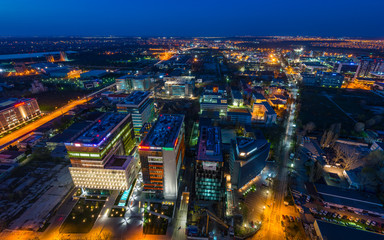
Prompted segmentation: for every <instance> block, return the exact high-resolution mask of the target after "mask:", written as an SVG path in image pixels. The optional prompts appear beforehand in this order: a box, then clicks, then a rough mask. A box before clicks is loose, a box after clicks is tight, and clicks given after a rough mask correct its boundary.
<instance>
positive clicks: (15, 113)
mask: <svg viewBox="0 0 384 240" xmlns="http://www.w3.org/2000/svg"><path fill="white" fill-rule="evenodd" d="M40 114H41V111H40V108H39V105H38V104H37V101H36V99H34V98H21V99H18V98H9V99H4V100H0V133H3V132H6V131H9V130H11V129H13V128H15V127H17V126H19V125H20V124H23V123H25V122H27V121H29V120H31V119H33V118H35V117H38V116H39V115H40Z"/></svg>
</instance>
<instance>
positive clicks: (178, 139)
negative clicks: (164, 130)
mask: <svg viewBox="0 0 384 240" xmlns="http://www.w3.org/2000/svg"><path fill="white" fill-rule="evenodd" d="M178 141H179V139H178V138H176V141H175V146H174V147H176V145H177V142H178Z"/></svg>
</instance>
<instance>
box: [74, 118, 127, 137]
mask: <svg viewBox="0 0 384 240" xmlns="http://www.w3.org/2000/svg"><path fill="white" fill-rule="evenodd" d="M126 116H127V115H126V114H119V113H106V114H104V115H103V116H102V117H101V118H99V120H97V121H95V122H94V123H93V124H92V125H91V126H90V127H89V128H88V129H87V130H86V131H85V132H84V133H82V134H81V135H80V136H79V137H77V138H76V139H75V141H74V142H76V143H84V144H101V142H103V141H104V140H105V139H106V138H107V137H108V136H109V135H110V134H111V131H112V129H113V128H115V127H116V126H117V125H118V124H119V123H120V122H121V121H122V120H123V119H124V118H125V117H126Z"/></svg>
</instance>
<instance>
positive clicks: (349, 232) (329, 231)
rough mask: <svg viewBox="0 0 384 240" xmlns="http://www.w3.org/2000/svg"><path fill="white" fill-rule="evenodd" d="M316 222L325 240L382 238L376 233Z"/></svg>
mask: <svg viewBox="0 0 384 240" xmlns="http://www.w3.org/2000/svg"><path fill="white" fill-rule="evenodd" d="M316 222H317V225H318V226H319V229H320V232H321V235H322V236H323V238H324V239H327V240H340V239H348V240H361V239H369V240H378V239H383V236H382V235H380V234H377V233H373V232H368V231H363V230H358V229H356V228H350V227H345V226H341V225H338V224H333V223H328V222H323V221H319V220H316Z"/></svg>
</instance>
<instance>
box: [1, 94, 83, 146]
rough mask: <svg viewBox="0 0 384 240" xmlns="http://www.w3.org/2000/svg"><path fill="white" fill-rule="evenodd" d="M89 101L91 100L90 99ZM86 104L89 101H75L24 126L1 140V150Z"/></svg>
mask: <svg viewBox="0 0 384 240" xmlns="http://www.w3.org/2000/svg"><path fill="white" fill-rule="evenodd" d="M88 100H89V98H88ZM85 102H87V99H80V100H75V101H73V102H70V103H68V104H67V105H65V106H63V107H61V108H59V109H57V110H55V111H53V112H52V113H50V114H48V115H45V116H43V117H42V118H40V119H38V120H36V121H34V122H32V123H30V124H28V125H26V126H24V127H23V128H20V129H18V130H16V131H14V132H12V133H10V134H8V135H6V136H4V137H2V138H0V146H1V148H2V149H3V148H5V147H7V146H8V145H9V144H11V143H13V142H14V141H16V140H17V139H19V138H21V137H23V136H24V135H26V134H29V133H31V132H33V131H34V130H36V129H37V128H38V127H40V126H42V125H44V124H46V123H47V122H49V121H51V120H53V119H55V118H57V117H59V116H61V115H63V114H64V113H67V112H68V111H70V110H71V109H73V108H74V107H76V106H77V105H81V104H84V103H85Z"/></svg>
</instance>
